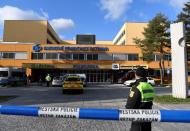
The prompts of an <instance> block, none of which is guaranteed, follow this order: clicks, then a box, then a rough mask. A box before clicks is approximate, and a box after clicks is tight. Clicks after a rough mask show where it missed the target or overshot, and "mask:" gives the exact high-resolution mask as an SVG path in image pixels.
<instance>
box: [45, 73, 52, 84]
mask: <svg viewBox="0 0 190 131" xmlns="http://www.w3.org/2000/svg"><path fill="white" fill-rule="evenodd" d="M50 81H51V76H50V74H47V76H46V82H47V87H49V83H50Z"/></svg>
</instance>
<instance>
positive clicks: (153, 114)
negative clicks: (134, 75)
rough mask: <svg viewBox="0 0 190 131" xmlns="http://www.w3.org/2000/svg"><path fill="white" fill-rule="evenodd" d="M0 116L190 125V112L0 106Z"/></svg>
mask: <svg viewBox="0 0 190 131" xmlns="http://www.w3.org/2000/svg"><path fill="white" fill-rule="evenodd" d="M0 114H3V115H24V116H36V117H56V118H79V119H97V120H121V121H141V122H142V121H144V122H185V123H190V110H156V109H154V110H137V109H95V108H77V107H34V106H0Z"/></svg>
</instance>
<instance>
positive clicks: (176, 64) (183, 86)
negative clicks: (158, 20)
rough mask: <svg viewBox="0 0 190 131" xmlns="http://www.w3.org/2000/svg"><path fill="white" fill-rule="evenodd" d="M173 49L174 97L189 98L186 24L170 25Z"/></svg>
mask: <svg viewBox="0 0 190 131" xmlns="http://www.w3.org/2000/svg"><path fill="white" fill-rule="evenodd" d="M170 31H171V48H172V50H171V51H172V52H171V54H172V96H173V97H176V98H187V96H188V87H187V85H188V84H187V54H186V53H187V52H186V44H185V39H184V38H185V33H184V24H183V23H182V22H179V23H174V24H171V25H170Z"/></svg>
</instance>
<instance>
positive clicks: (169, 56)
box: [164, 54, 172, 61]
mask: <svg viewBox="0 0 190 131" xmlns="http://www.w3.org/2000/svg"><path fill="white" fill-rule="evenodd" d="M171 59H172V58H171V54H164V60H166V61H171Z"/></svg>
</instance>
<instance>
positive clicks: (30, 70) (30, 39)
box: [0, 20, 171, 83]
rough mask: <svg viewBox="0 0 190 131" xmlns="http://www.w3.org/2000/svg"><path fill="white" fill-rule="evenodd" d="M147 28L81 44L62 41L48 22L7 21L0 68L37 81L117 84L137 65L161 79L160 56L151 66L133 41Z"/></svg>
mask: <svg viewBox="0 0 190 131" xmlns="http://www.w3.org/2000/svg"><path fill="white" fill-rule="evenodd" d="M13 25H14V26H13ZM146 26H147V23H125V24H124V25H123V27H122V28H121V30H120V31H119V32H118V34H117V35H116V37H115V38H114V40H113V41H96V42H95V44H77V42H76V41H74V40H67V41H66V40H64V41H63V40H61V39H60V38H59V37H58V35H57V34H56V33H55V31H54V30H53V28H52V27H51V25H50V24H49V23H48V22H47V21H17V20H16V21H5V26H4V35H3V42H0V67H18V68H26V70H27V75H31V76H32V78H33V80H34V81H35V80H38V78H39V77H43V78H44V77H45V75H46V74H47V73H50V74H52V75H53V76H55V75H63V74H65V73H85V74H86V75H87V81H88V82H92V83H94V82H115V83H117V82H118V80H119V79H120V78H121V77H123V76H124V75H125V74H126V73H127V72H128V71H129V70H131V69H135V68H136V67H137V66H143V67H145V68H146V69H147V70H148V71H149V75H151V76H159V54H158V53H157V52H155V53H154V54H153V57H152V58H153V60H152V62H150V63H149V62H147V61H143V60H142V59H140V58H141V56H142V52H141V49H140V48H139V47H138V46H137V45H136V44H135V43H134V42H133V38H136V37H138V38H143V35H142V32H143V29H144V27H146ZM166 51H167V52H168V54H166V55H165V61H164V64H165V68H166V69H171V55H170V49H166ZM170 74H171V73H170Z"/></svg>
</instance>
